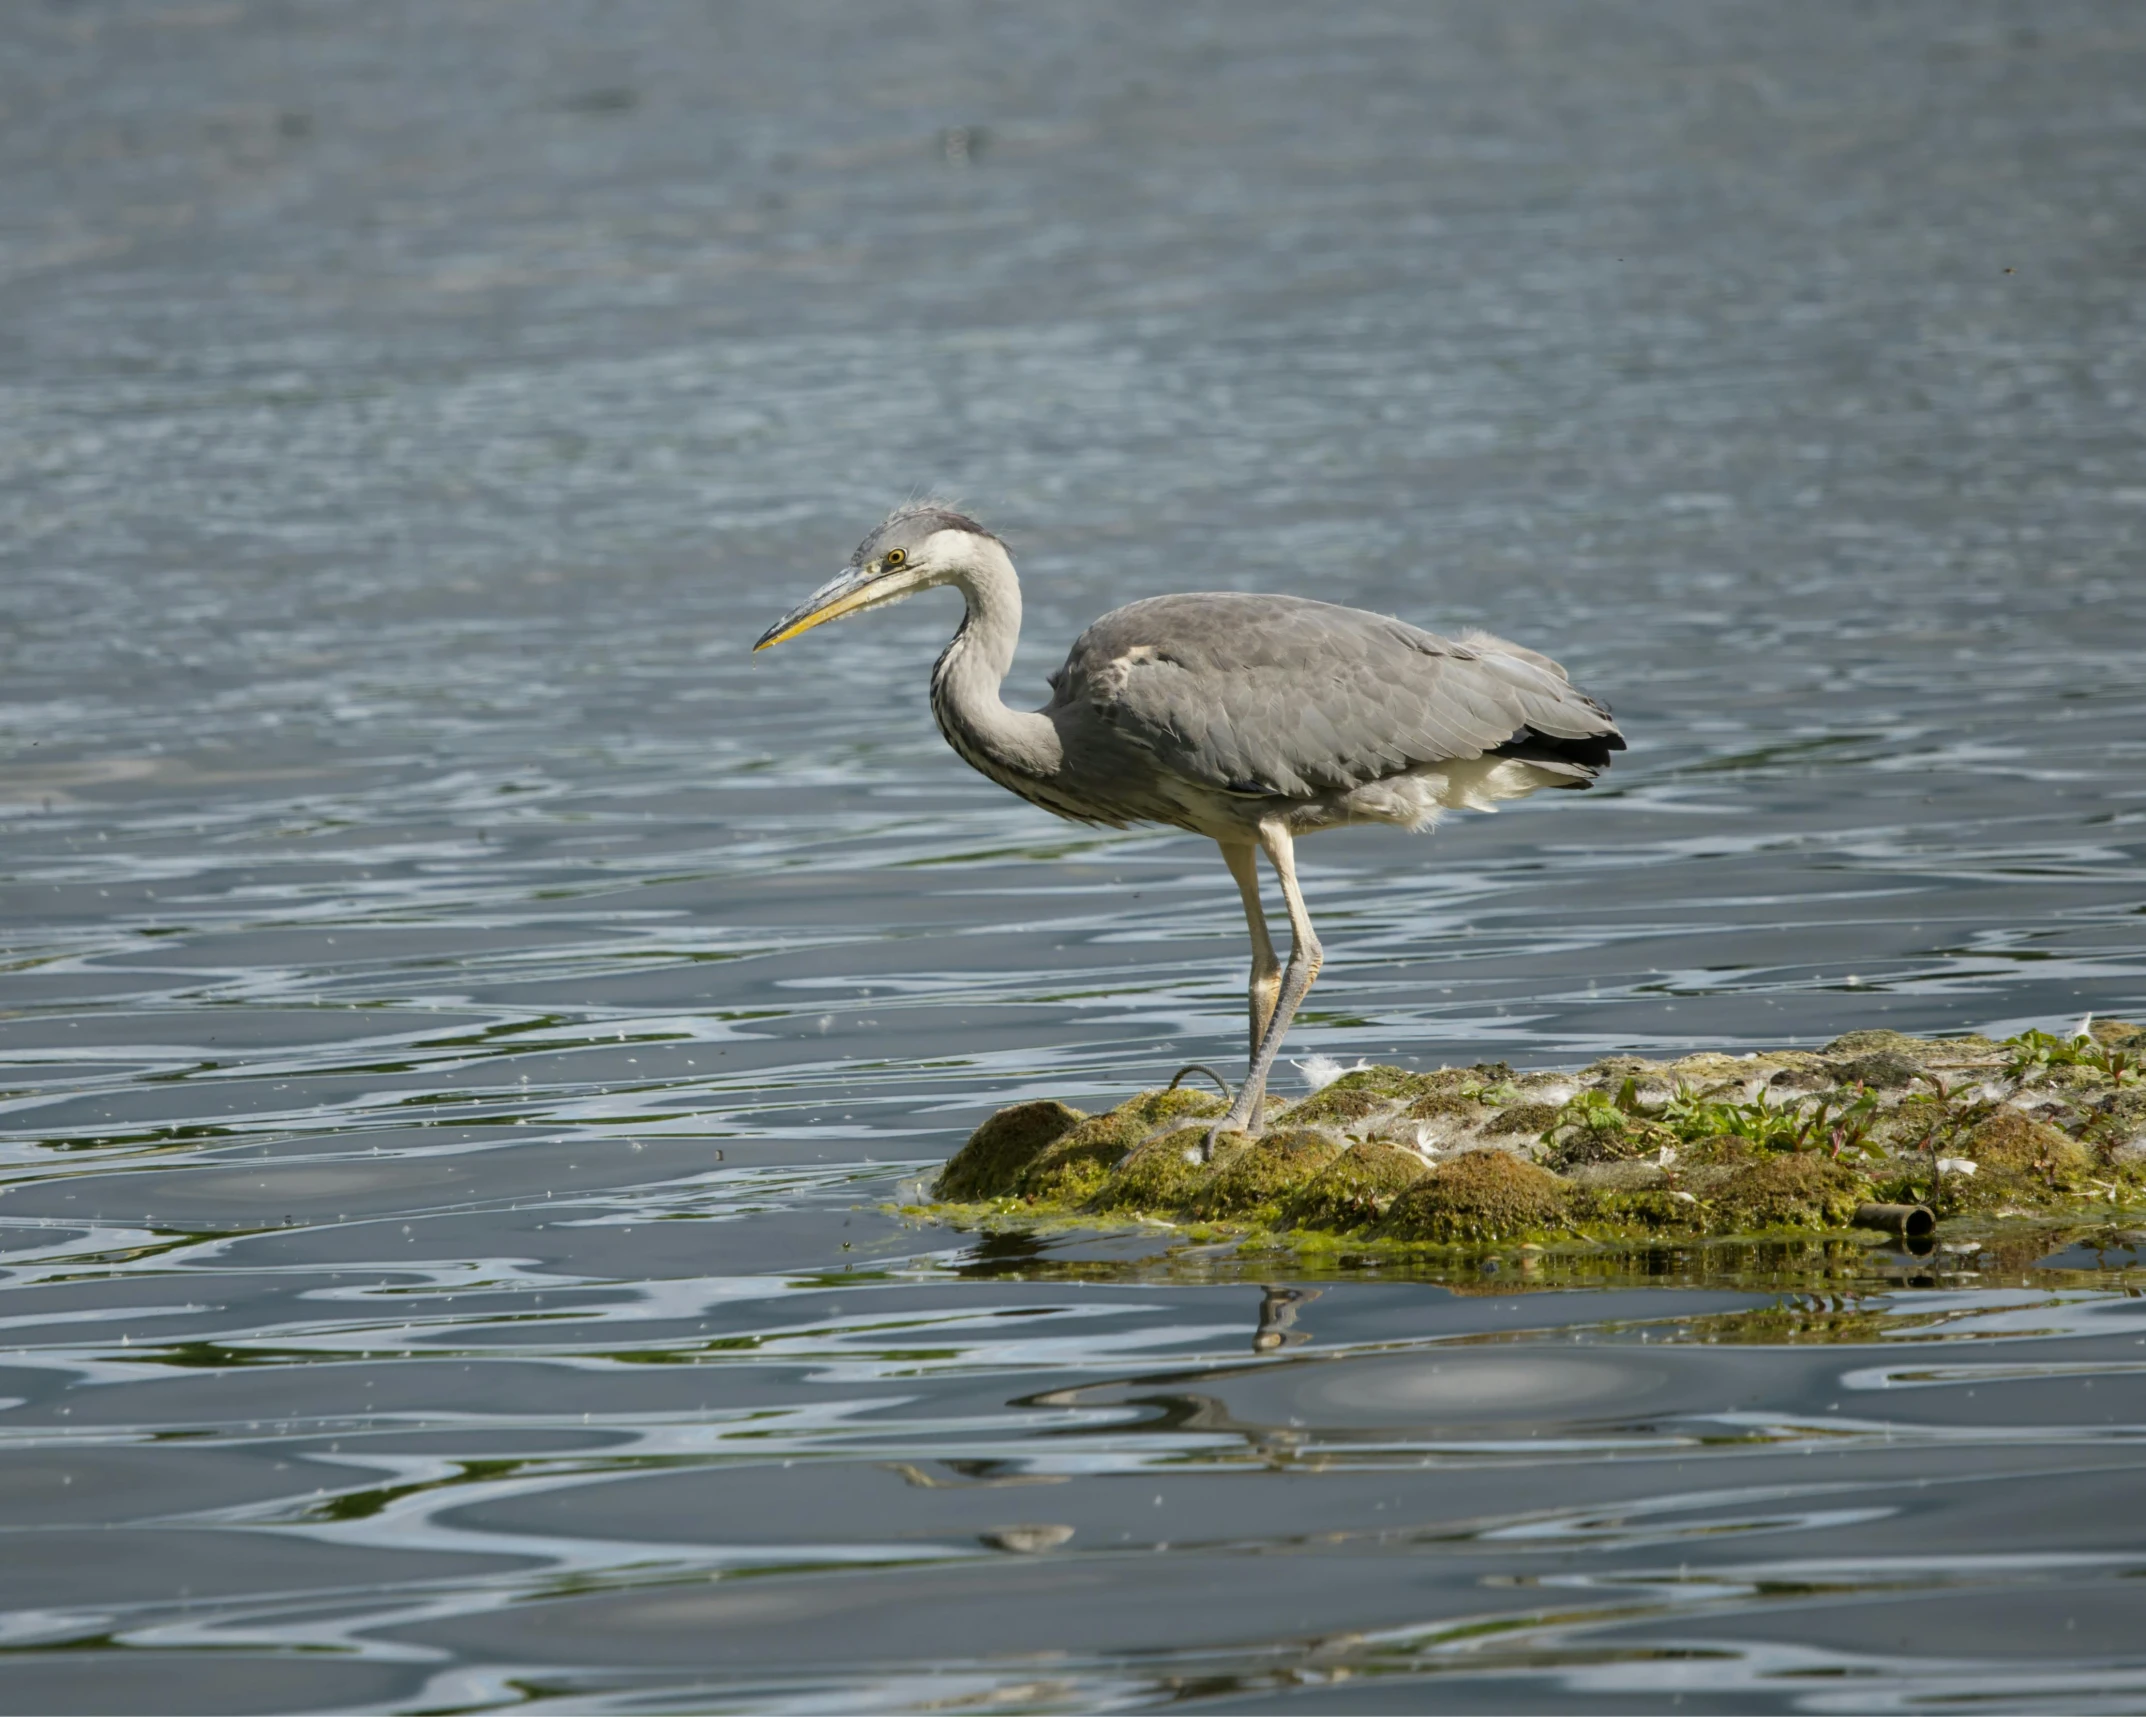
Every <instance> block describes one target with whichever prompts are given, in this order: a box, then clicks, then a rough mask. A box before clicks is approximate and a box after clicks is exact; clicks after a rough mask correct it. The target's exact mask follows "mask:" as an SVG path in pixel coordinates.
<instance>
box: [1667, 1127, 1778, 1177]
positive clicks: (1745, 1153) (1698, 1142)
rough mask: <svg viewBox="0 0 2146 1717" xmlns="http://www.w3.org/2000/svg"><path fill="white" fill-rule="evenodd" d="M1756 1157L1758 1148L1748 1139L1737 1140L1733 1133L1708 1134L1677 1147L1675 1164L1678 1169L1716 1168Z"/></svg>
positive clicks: (1745, 1161)
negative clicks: (1705, 1166)
mask: <svg viewBox="0 0 2146 1717" xmlns="http://www.w3.org/2000/svg"><path fill="white" fill-rule="evenodd" d="M1757 1155H1758V1147H1757V1146H1755V1145H1754V1144H1752V1142H1751V1141H1750V1140H1749V1139H1743V1138H1738V1137H1737V1136H1736V1134H1734V1133H1709V1134H1708V1135H1707V1136H1706V1137H1705V1138H1703V1139H1693V1140H1691V1141H1690V1142H1688V1143H1686V1144H1681V1145H1679V1146H1677V1154H1676V1164H1677V1167H1679V1168H1680V1169H1682V1168H1694V1167H1699V1166H1704V1165H1712V1166H1717V1167H1718V1166H1722V1165H1726V1164H1733V1163H1747V1162H1750V1161H1751V1160H1752V1159H1753V1158H1754V1157H1756V1156H1757Z"/></svg>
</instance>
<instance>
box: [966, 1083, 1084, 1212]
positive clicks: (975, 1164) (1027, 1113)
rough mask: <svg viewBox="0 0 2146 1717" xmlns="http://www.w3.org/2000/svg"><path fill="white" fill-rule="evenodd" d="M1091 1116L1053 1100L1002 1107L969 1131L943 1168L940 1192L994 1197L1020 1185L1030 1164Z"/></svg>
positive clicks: (971, 1196) (967, 1197)
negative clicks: (999, 1191) (967, 1138)
mask: <svg viewBox="0 0 2146 1717" xmlns="http://www.w3.org/2000/svg"><path fill="white" fill-rule="evenodd" d="M1087 1118H1088V1117H1087V1116H1085V1115H1083V1114H1082V1113H1081V1112H1080V1111H1079V1110H1078V1109H1069V1108H1067V1107H1066V1105H1065V1104H1063V1103H1058V1102H1053V1101H1050V1100H1049V1099H1046V1100H1044V1101H1043V1102H1040V1103H1016V1104H1014V1105H1013V1107H1012V1108H1010V1109H1001V1110H1000V1111H999V1112H998V1113H997V1114H996V1115H993V1116H992V1117H991V1119H990V1120H988V1121H986V1122H985V1123H984V1124H983V1125H982V1126H981V1127H978V1128H977V1129H976V1131H975V1132H974V1133H972V1134H970V1135H969V1142H968V1143H967V1144H965V1145H963V1146H962V1147H961V1149H960V1150H958V1151H957V1152H955V1153H954V1157H953V1160H952V1161H951V1162H949V1163H948V1164H947V1165H946V1167H945V1168H944V1169H943V1170H942V1171H941V1172H940V1175H939V1186H938V1195H939V1197H941V1198H943V1199H947V1200H949V1201H955V1200H960V1199H969V1198H989V1197H991V1196H992V1195H993V1194H994V1193H996V1192H997V1191H998V1190H999V1189H1000V1188H1002V1187H1003V1188H1011V1187H1013V1186H1015V1185H1017V1184H1019V1182H1020V1179H1021V1176H1022V1175H1023V1174H1025V1173H1026V1172H1027V1170H1028V1166H1029V1164H1031V1163H1033V1162H1034V1161H1035V1160H1036V1158H1037V1157H1039V1156H1041V1155H1042V1154H1043V1153H1044V1152H1045V1151H1046V1150H1048V1149H1049V1148H1050V1147H1051V1146H1052V1145H1055V1144H1056V1143H1057V1142H1058V1141H1059V1140H1060V1139H1062V1138H1064V1137H1065V1135H1066V1134H1068V1133H1070V1132H1071V1131H1072V1130H1073V1129H1074V1128H1075V1127H1077V1126H1079V1125H1080V1123H1081V1122H1083V1121H1085V1120H1086V1119H1087Z"/></svg>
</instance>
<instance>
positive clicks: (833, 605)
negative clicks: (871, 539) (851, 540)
mask: <svg viewBox="0 0 2146 1717" xmlns="http://www.w3.org/2000/svg"><path fill="white" fill-rule="evenodd" d="M885 594H886V592H885V590H884V588H883V586H882V585H881V583H880V581H879V580H878V579H876V578H874V577H873V576H872V575H871V574H870V573H869V572H868V571H867V570H866V569H865V568H863V567H861V566H849V567H844V568H843V569H842V570H841V571H840V572H839V573H837V574H836V575H835V576H834V577H833V578H831V579H829V580H828V581H827V582H826V583H825V584H823V585H821V586H820V587H819V589H817V590H815V591H814V592H813V593H812V594H811V595H810V596H808V597H806V598H805V600H804V601H802V602H800V603H799V604H798V605H797V606H796V607H795V608H793V609H791V610H790V612H789V613H787V614H785V615H784V616H783V617H782V618H781V619H780V620H778V621H776V622H775V624H774V625H772V626H770V627H769V628H768V629H767V630H766V631H765V632H763V633H761V634H760V639H759V642H757V643H756V644H754V645H753V648H754V649H755V650H765V649H767V648H768V647H769V646H770V645H774V644H781V643H784V642H786V641H788V640H789V639H791V638H795V637H796V636H797V635H798V634H799V633H800V632H809V631H811V630H812V629H813V627H815V626H821V625H825V624H826V623H827V622H828V621H830V620H839V619H841V618H842V616H843V615H845V614H854V613H855V612H856V611H857V610H858V609H860V608H865V607H869V606H870V605H871V604H872V603H873V602H874V601H875V600H878V599H879V598H880V597H882V596H883V595H885Z"/></svg>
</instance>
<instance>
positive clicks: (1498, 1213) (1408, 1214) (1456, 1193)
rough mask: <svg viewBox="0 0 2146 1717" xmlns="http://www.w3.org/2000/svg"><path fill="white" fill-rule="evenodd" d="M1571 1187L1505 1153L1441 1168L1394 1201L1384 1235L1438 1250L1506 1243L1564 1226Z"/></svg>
mask: <svg viewBox="0 0 2146 1717" xmlns="http://www.w3.org/2000/svg"><path fill="white" fill-rule="evenodd" d="M1572 1198H1573V1188H1572V1183H1571V1182H1570V1181H1567V1180H1563V1179H1561V1178H1559V1177H1558V1176H1557V1175H1554V1174H1552V1173H1550V1172H1549V1170H1547V1169H1539V1168H1537V1167H1536V1166H1535V1165H1534V1164H1533V1163H1525V1162H1522V1161H1521V1160H1520V1159H1519V1158H1518V1157H1516V1156H1513V1155H1511V1154H1510V1153H1509V1152H1506V1151H1496V1150H1491V1151H1469V1152H1466V1153H1465V1154H1463V1155H1461V1156H1457V1157H1453V1158H1450V1159H1449V1160H1447V1161H1445V1162H1442V1163H1440V1164H1439V1165H1438V1166H1437V1167H1436V1168H1434V1169H1432V1170H1431V1171H1430V1172H1429V1173H1428V1174H1426V1175H1425V1176H1423V1178H1422V1179H1421V1180H1418V1181H1417V1182H1416V1183H1415V1184H1414V1185H1412V1186H1411V1187H1409V1189H1408V1190H1407V1191H1406V1192H1404V1193H1402V1194H1401V1196H1400V1197H1399V1198H1397V1199H1395V1200H1394V1203H1393V1208H1392V1209H1391V1210H1390V1211H1388V1212H1387V1214H1386V1220H1385V1222H1384V1223H1383V1224H1382V1225H1381V1226H1380V1229H1379V1232H1380V1233H1381V1234H1382V1235H1384V1236H1385V1237H1386V1238H1388V1239H1392V1240H1428V1241H1432V1242H1435V1243H1437V1244H1439V1245H1448V1246H1450V1245H1454V1244H1465V1243H1467V1242H1469V1241H1482V1240H1506V1239H1513V1238H1517V1237H1519V1236H1522V1235H1527V1234H1534V1233H1540V1232H1541V1231H1543V1230H1545V1229H1554V1228H1559V1227H1561V1226H1563V1224H1564V1222H1565V1219H1566V1217H1567V1215H1568V1214H1569V1213H1570V1211H1571V1208H1572Z"/></svg>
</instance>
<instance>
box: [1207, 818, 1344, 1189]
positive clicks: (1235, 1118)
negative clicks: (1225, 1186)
mask: <svg viewBox="0 0 2146 1717" xmlns="http://www.w3.org/2000/svg"><path fill="white" fill-rule="evenodd" d="M1259 844H1260V848H1261V850H1263V851H1264V852H1265V853H1266V855H1267V862H1268V863H1269V864H1270V865H1272V866H1273V867H1274V875H1275V880H1276V881H1278V882H1279V883H1280V884H1281V885H1282V900H1283V902H1284V903H1285V904H1286V905H1287V906H1288V908H1289V965H1288V967H1287V968H1286V969H1285V970H1284V971H1283V973H1282V990H1281V994H1280V995H1279V996H1277V997H1276V998H1275V1003H1274V1017H1273V1018H1272V1019H1270V1020H1269V1021H1268V1022H1267V1029H1266V1032H1265V1034H1264V1035H1263V1036H1262V1037H1261V1038H1260V1040H1259V1050H1258V1052H1257V1053H1256V1054H1255V1055H1254V1056H1253V1057H1252V1068H1251V1071H1250V1072H1249V1073H1247V1074H1246V1075H1245V1077H1244V1084H1243V1085H1241V1086H1240V1087H1239V1088H1238V1091H1237V1101H1236V1102H1234V1103H1233V1104H1231V1105H1230V1111H1229V1113H1228V1114H1227V1115H1224V1116H1223V1117H1222V1119H1221V1120H1219V1121H1217V1122H1216V1123H1215V1124H1214V1126H1213V1127H1212V1128H1211V1129H1209V1131H1208V1134H1207V1148H1208V1150H1209V1152H1212V1151H1213V1150H1214V1143H1215V1139H1216V1137H1217V1136H1218V1135H1220V1134H1222V1133H1233V1132H1235V1133H1241V1132H1249V1131H1251V1130H1252V1126H1253V1122H1252V1116H1253V1115H1254V1114H1255V1113H1257V1112H1258V1110H1259V1108H1260V1106H1261V1104H1262V1103H1263V1102H1264V1100H1265V1098H1266V1094H1267V1074H1268V1073H1269V1071H1271V1070H1272V1068H1273V1066H1274V1058H1275V1056H1276V1055H1277V1054H1279V1053H1280V1052H1281V1047H1282V1039H1283V1038H1285V1037H1287V1036H1288V1035H1289V1022H1290V1021H1291V1020H1293V1019H1295V1018H1296V1013H1297V1009H1298V1007H1300V1006H1301V1005H1302V1004H1303V1001H1304V997H1305V996H1306V994H1307V993H1309V991H1310V989H1311V987H1312V985H1313V984H1314V983H1315V982H1317V981H1318V977H1319V968H1320V966H1321V965H1322V964H1324V962H1325V959H1326V950H1325V949H1323V948H1321V947H1320V946H1319V938H1318V937H1317V936H1315V935H1314V934H1313V933H1312V928H1311V914H1310V913H1309V912H1307V911H1305V910H1304V895H1303V891H1302V890H1300V889H1299V888H1298V887H1297V861H1296V842H1295V841H1294V840H1292V839H1291V838H1290V835H1289V831H1288V830H1287V829H1286V828H1284V827H1283V826H1282V825H1281V824H1280V823H1262V824H1260V826H1259Z"/></svg>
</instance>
